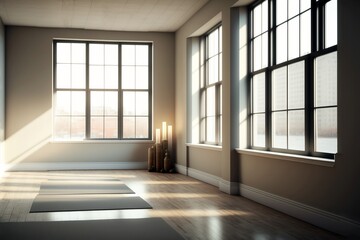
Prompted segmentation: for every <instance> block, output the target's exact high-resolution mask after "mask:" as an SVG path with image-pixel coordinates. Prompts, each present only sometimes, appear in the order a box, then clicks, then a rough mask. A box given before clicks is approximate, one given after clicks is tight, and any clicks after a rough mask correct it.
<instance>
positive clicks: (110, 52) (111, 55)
mask: <svg viewBox="0 0 360 240" xmlns="http://www.w3.org/2000/svg"><path fill="white" fill-rule="evenodd" d="M105 64H106V65H118V45H116V44H106V45H105Z"/></svg>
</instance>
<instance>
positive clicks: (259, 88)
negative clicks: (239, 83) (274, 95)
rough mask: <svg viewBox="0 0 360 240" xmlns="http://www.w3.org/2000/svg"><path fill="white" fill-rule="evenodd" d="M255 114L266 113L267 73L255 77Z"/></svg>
mask: <svg viewBox="0 0 360 240" xmlns="http://www.w3.org/2000/svg"><path fill="white" fill-rule="evenodd" d="M253 101H254V102H253V112H254V113H257V112H265V73H260V74H257V75H255V76H254V77H253Z"/></svg>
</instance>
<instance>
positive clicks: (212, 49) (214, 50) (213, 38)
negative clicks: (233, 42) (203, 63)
mask: <svg viewBox="0 0 360 240" xmlns="http://www.w3.org/2000/svg"><path fill="white" fill-rule="evenodd" d="M208 44H209V45H208V52H209V55H208V57H209V58H210V57H212V56H214V55H216V54H218V53H219V31H218V29H216V30H215V31H213V32H212V33H210V34H209V36H208Z"/></svg>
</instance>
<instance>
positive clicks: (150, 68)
mask: <svg viewBox="0 0 360 240" xmlns="http://www.w3.org/2000/svg"><path fill="white" fill-rule="evenodd" d="M57 43H82V44H85V46H86V47H85V48H86V50H85V52H86V53H85V54H86V60H85V67H86V78H85V81H86V83H85V84H86V86H85V88H84V89H74V88H57V87H56V81H57V79H56V75H57V74H56V73H57V67H56V65H57V60H56V59H57ZM90 44H114V45H117V46H118V65H117V66H118V88H117V89H106V88H105V87H104V88H100V89H98V88H91V89H90V86H89V82H90V80H89V69H90V67H89V66H90V62H89V45H90ZM123 45H146V46H148V49H149V52H148V88H147V89H123V88H122V74H121V73H122V51H121V49H122V48H121V46H123ZM152 56H153V43H152V42H121V41H87V40H72V39H54V40H53V96H55V94H56V91H58V90H59V91H70V92H72V91H85V95H86V96H85V103H86V108H85V138H84V139H81V140H79V139H75V140H73V139H71V138H68V139H56V138H55V139H54V140H55V141H87V140H98V141H108V140H109V141H112V140H122V141H133V140H151V139H152V133H153V129H152V118H153V109H152V92H153V85H152V82H153V77H152V73H153V62H152V61H153V60H152V59H153V57H152ZM104 66H105V65H104ZM91 91H102V92H106V91H117V93H118V94H117V96H118V103H117V104H118V114H117V118H118V121H117V127H118V132H117V135H118V137H117V138H105V136H104V137H103V138H92V137H91V136H90V131H91V130H90V129H91V127H90V124H91V122H90V118H91V111H90V103H91V96H90V93H91ZM125 91H132V92H142V91H146V92H148V115H147V117H148V123H147V124H148V136H147V137H145V138H136V137H135V138H124V137H123V117H124V113H123V92H125ZM53 106H54V107H56V102H55V99H53ZM70 116H71V113H70ZM135 116H137V115H135ZM53 119H55V108H53ZM54 127H55V126H53V131H55V129H54ZM135 127H136V125H135ZM135 131H136V130H135ZM53 133H54V132H53ZM53 135H54V134H53Z"/></svg>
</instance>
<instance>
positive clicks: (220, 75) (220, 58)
mask: <svg viewBox="0 0 360 240" xmlns="http://www.w3.org/2000/svg"><path fill="white" fill-rule="evenodd" d="M218 58H219V81H222V53H220V54H219V57H218Z"/></svg>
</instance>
